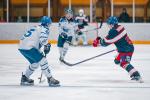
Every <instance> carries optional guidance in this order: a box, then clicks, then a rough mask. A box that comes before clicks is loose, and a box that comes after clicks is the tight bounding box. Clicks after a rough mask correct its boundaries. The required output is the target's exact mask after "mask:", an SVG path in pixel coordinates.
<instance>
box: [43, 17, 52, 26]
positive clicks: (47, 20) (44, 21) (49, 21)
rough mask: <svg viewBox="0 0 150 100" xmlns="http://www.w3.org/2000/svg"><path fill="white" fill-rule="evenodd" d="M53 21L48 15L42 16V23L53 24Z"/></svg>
mask: <svg viewBox="0 0 150 100" xmlns="http://www.w3.org/2000/svg"><path fill="white" fill-rule="evenodd" d="M51 23H52V20H51V18H50V17H48V16H43V17H42V18H41V24H42V25H49V24H51Z"/></svg>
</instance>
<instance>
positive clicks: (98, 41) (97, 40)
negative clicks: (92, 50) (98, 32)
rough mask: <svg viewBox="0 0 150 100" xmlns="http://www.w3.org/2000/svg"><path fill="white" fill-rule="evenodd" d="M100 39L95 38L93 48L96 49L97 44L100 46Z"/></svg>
mask: <svg viewBox="0 0 150 100" xmlns="http://www.w3.org/2000/svg"><path fill="white" fill-rule="evenodd" d="M101 39H102V38H101V37H97V38H96V39H95V40H94V41H93V46H94V47H97V46H98V45H99V44H100V41H101Z"/></svg>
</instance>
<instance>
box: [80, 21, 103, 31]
mask: <svg viewBox="0 0 150 100" xmlns="http://www.w3.org/2000/svg"><path fill="white" fill-rule="evenodd" d="M102 25H103V21H100V26H99V27H97V28H94V29H91V30H86V31H83V32H89V31H94V30H98V29H100V28H101V27H102Z"/></svg>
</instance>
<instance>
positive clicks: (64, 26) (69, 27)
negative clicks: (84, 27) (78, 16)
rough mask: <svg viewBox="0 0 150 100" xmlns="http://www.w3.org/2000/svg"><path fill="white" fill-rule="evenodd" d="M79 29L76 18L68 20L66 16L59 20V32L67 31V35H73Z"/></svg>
mask: <svg viewBox="0 0 150 100" xmlns="http://www.w3.org/2000/svg"><path fill="white" fill-rule="evenodd" d="M76 29H77V23H75V21H74V19H70V20H68V19H67V18H66V17H62V18H61V19H60V21H59V34H61V33H65V34H66V35H67V36H73V35H74V32H75V30H76Z"/></svg>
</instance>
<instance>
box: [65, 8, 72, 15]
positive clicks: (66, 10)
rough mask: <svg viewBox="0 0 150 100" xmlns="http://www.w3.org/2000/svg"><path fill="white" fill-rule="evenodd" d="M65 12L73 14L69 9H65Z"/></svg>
mask: <svg viewBox="0 0 150 100" xmlns="http://www.w3.org/2000/svg"><path fill="white" fill-rule="evenodd" d="M65 13H66V14H72V15H73V11H72V10H71V9H65Z"/></svg>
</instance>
